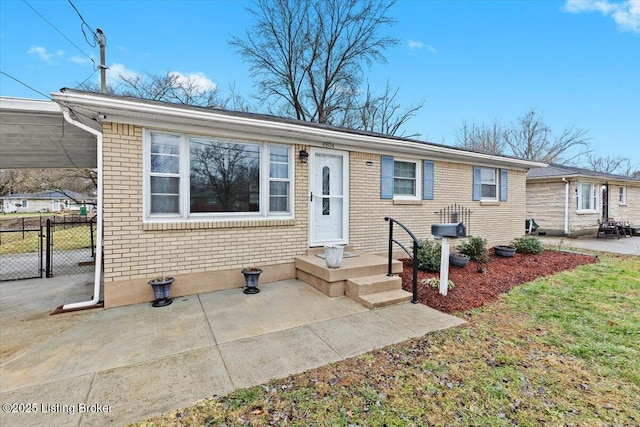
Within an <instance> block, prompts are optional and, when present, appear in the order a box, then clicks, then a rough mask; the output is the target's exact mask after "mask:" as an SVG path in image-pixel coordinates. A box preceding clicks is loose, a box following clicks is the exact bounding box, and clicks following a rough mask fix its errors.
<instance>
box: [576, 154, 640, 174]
mask: <svg viewBox="0 0 640 427" xmlns="http://www.w3.org/2000/svg"><path fill="white" fill-rule="evenodd" d="M585 167H587V168H589V169H591V170H594V171H597V172H604V173H612V174H616V175H623V176H631V177H632V176H634V173H637V172H640V167H638V166H637V165H635V166H634V165H633V164H632V163H631V159H630V158H629V157H622V156H616V157H611V156H595V155H592V154H589V155H587V159H586V165H585Z"/></svg>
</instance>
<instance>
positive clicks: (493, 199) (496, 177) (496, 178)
mask: <svg viewBox="0 0 640 427" xmlns="http://www.w3.org/2000/svg"><path fill="white" fill-rule="evenodd" d="M485 170H487V171H491V172H493V177H494V182H493V183H485V181H483V180H482V172H483V171H485ZM498 171H499V169H496V168H483V167H481V168H480V201H483V202H497V201H498V200H500V174H499V173H498ZM483 185H494V186H495V187H496V191H495V193H496V196H495V197H484V196H483V195H482V186H483Z"/></svg>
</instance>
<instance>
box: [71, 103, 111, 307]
mask: <svg viewBox="0 0 640 427" xmlns="http://www.w3.org/2000/svg"><path fill="white" fill-rule="evenodd" d="M62 115H63V116H64V118H65V120H66V121H67V122H69V123H71V124H72V125H74V126H76V127H79V128H80V129H83V130H85V131H87V132H89V133H91V134H93V135H95V136H96V140H97V150H98V152H97V161H98V194H97V196H98V208H97V209H98V221H97V224H96V234H97V239H96V262H95V268H96V270H95V275H94V279H93V299H91V300H90V301H82V302H75V303H72V304H65V305H63V306H62V309H63V310H72V309H77V308H84V307H89V306H92V305H96V304H97V303H98V301H99V299H100V282H101V281H102V228H103V226H102V132H100V131H97V130H95V129H92V128H90V127H89V126H87V125H85V124H84V123H80V122H78V121H75V120H74V119H72V118H71V115H70V114H69V111H68V110H67V109H63V110H62Z"/></svg>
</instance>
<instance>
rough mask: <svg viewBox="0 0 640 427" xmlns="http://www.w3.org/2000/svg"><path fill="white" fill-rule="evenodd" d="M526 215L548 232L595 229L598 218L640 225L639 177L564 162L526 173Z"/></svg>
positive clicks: (570, 233) (575, 232)
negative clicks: (573, 165) (565, 164)
mask: <svg viewBox="0 0 640 427" xmlns="http://www.w3.org/2000/svg"><path fill="white" fill-rule="evenodd" d="M527 218H533V219H534V220H535V222H536V223H537V224H538V225H539V226H540V229H539V230H542V231H544V232H546V233H547V234H549V235H566V236H574V237H578V236H582V235H593V236H595V235H596V234H597V232H598V226H599V224H600V222H601V221H603V220H606V219H608V218H612V219H614V220H616V221H623V222H629V223H631V224H633V225H640V179H638V178H631V177H628V176H621V175H613V174H607V173H601V172H595V171H592V170H589V169H584V168H576V167H572V166H564V165H555V164H552V165H549V166H547V167H545V168H533V169H531V170H529V172H528V173H527Z"/></svg>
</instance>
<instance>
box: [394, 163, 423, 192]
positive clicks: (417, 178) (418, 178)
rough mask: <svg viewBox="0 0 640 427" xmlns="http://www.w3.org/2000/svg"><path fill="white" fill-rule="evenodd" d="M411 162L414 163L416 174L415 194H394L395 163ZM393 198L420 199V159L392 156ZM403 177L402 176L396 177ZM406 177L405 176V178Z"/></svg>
mask: <svg viewBox="0 0 640 427" xmlns="http://www.w3.org/2000/svg"><path fill="white" fill-rule="evenodd" d="M398 162H402V163H413V164H415V165H416V175H415V177H414V179H415V181H416V185H415V191H416V192H415V194H413V195H407V194H396V191H395V186H396V176H395V171H396V163H398ZM393 170H394V173H393V200H422V161H420V160H413V159H404V158H396V157H394V158H393ZM398 178H403V177H398ZM405 179H406V178H405Z"/></svg>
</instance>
